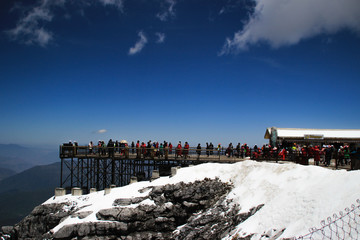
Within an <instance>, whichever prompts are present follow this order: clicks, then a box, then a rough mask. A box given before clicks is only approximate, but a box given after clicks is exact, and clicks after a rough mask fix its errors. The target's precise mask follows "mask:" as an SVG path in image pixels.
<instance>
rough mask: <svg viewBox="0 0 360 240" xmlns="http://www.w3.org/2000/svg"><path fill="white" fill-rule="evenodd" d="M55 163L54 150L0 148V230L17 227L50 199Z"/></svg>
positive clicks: (55, 180)
mask: <svg viewBox="0 0 360 240" xmlns="http://www.w3.org/2000/svg"><path fill="white" fill-rule="evenodd" d="M59 160H60V159H59V152H58V150H57V149H54V150H47V149H41V148H29V147H23V146H20V145H17V144H0V206H1V207H0V226H4V225H13V224H15V223H17V222H18V221H20V220H21V219H22V218H24V217H25V216H26V215H27V214H28V213H29V212H31V210H32V209H33V208H34V207H35V206H37V205H39V204H41V203H42V202H44V201H45V200H46V199H48V198H49V197H51V196H53V195H54V189H55V188H56V187H58V185H59V181H60V180H59V179H60V162H59ZM50 163H52V164H50Z"/></svg>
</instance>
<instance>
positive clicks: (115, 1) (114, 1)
mask: <svg viewBox="0 0 360 240" xmlns="http://www.w3.org/2000/svg"><path fill="white" fill-rule="evenodd" d="M99 1H100V3H102V4H103V5H105V6H107V5H109V6H115V7H117V8H118V9H119V10H120V11H123V7H124V1H123V0H99Z"/></svg>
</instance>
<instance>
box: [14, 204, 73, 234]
mask: <svg viewBox="0 0 360 240" xmlns="http://www.w3.org/2000/svg"><path fill="white" fill-rule="evenodd" d="M65 209H66V210H65ZM75 210H76V207H75V206H71V204H70V203H68V204H65V203H63V204H47V205H39V206H37V207H35V208H34V210H33V211H32V212H31V213H30V214H29V215H28V216H27V217H25V218H24V219H23V220H22V221H21V222H20V223H18V224H17V225H15V227H13V228H12V229H11V232H10V234H8V235H11V239H39V238H42V235H43V234H44V233H46V232H48V231H49V230H50V229H52V228H54V227H55V226H56V225H58V224H59V223H60V221H61V220H62V219H64V218H65V217H67V216H69V215H70V214H72V213H73V212H74V211H75ZM9 239H10V238H9Z"/></svg>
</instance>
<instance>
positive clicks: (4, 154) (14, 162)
mask: <svg viewBox="0 0 360 240" xmlns="http://www.w3.org/2000/svg"><path fill="white" fill-rule="evenodd" d="M58 161H59V152H58V150H57V149H55V148H54V149H53V150H48V149H42V148H29V147H23V146H20V145H17V144H0V169H9V170H10V171H9V172H6V171H5V170H2V171H0V179H4V178H5V177H7V176H10V175H11V173H13V172H15V173H19V172H22V171H24V170H26V169H29V168H31V167H34V166H37V165H44V164H49V163H53V162H58Z"/></svg>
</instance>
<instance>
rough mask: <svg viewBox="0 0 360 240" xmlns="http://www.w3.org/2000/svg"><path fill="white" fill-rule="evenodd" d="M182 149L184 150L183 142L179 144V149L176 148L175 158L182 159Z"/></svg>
mask: <svg viewBox="0 0 360 240" xmlns="http://www.w3.org/2000/svg"><path fill="white" fill-rule="evenodd" d="M181 149H182V147H181V141H179V143H178V145H177V147H176V152H175V158H177V157H179V156H180V157H181Z"/></svg>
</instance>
